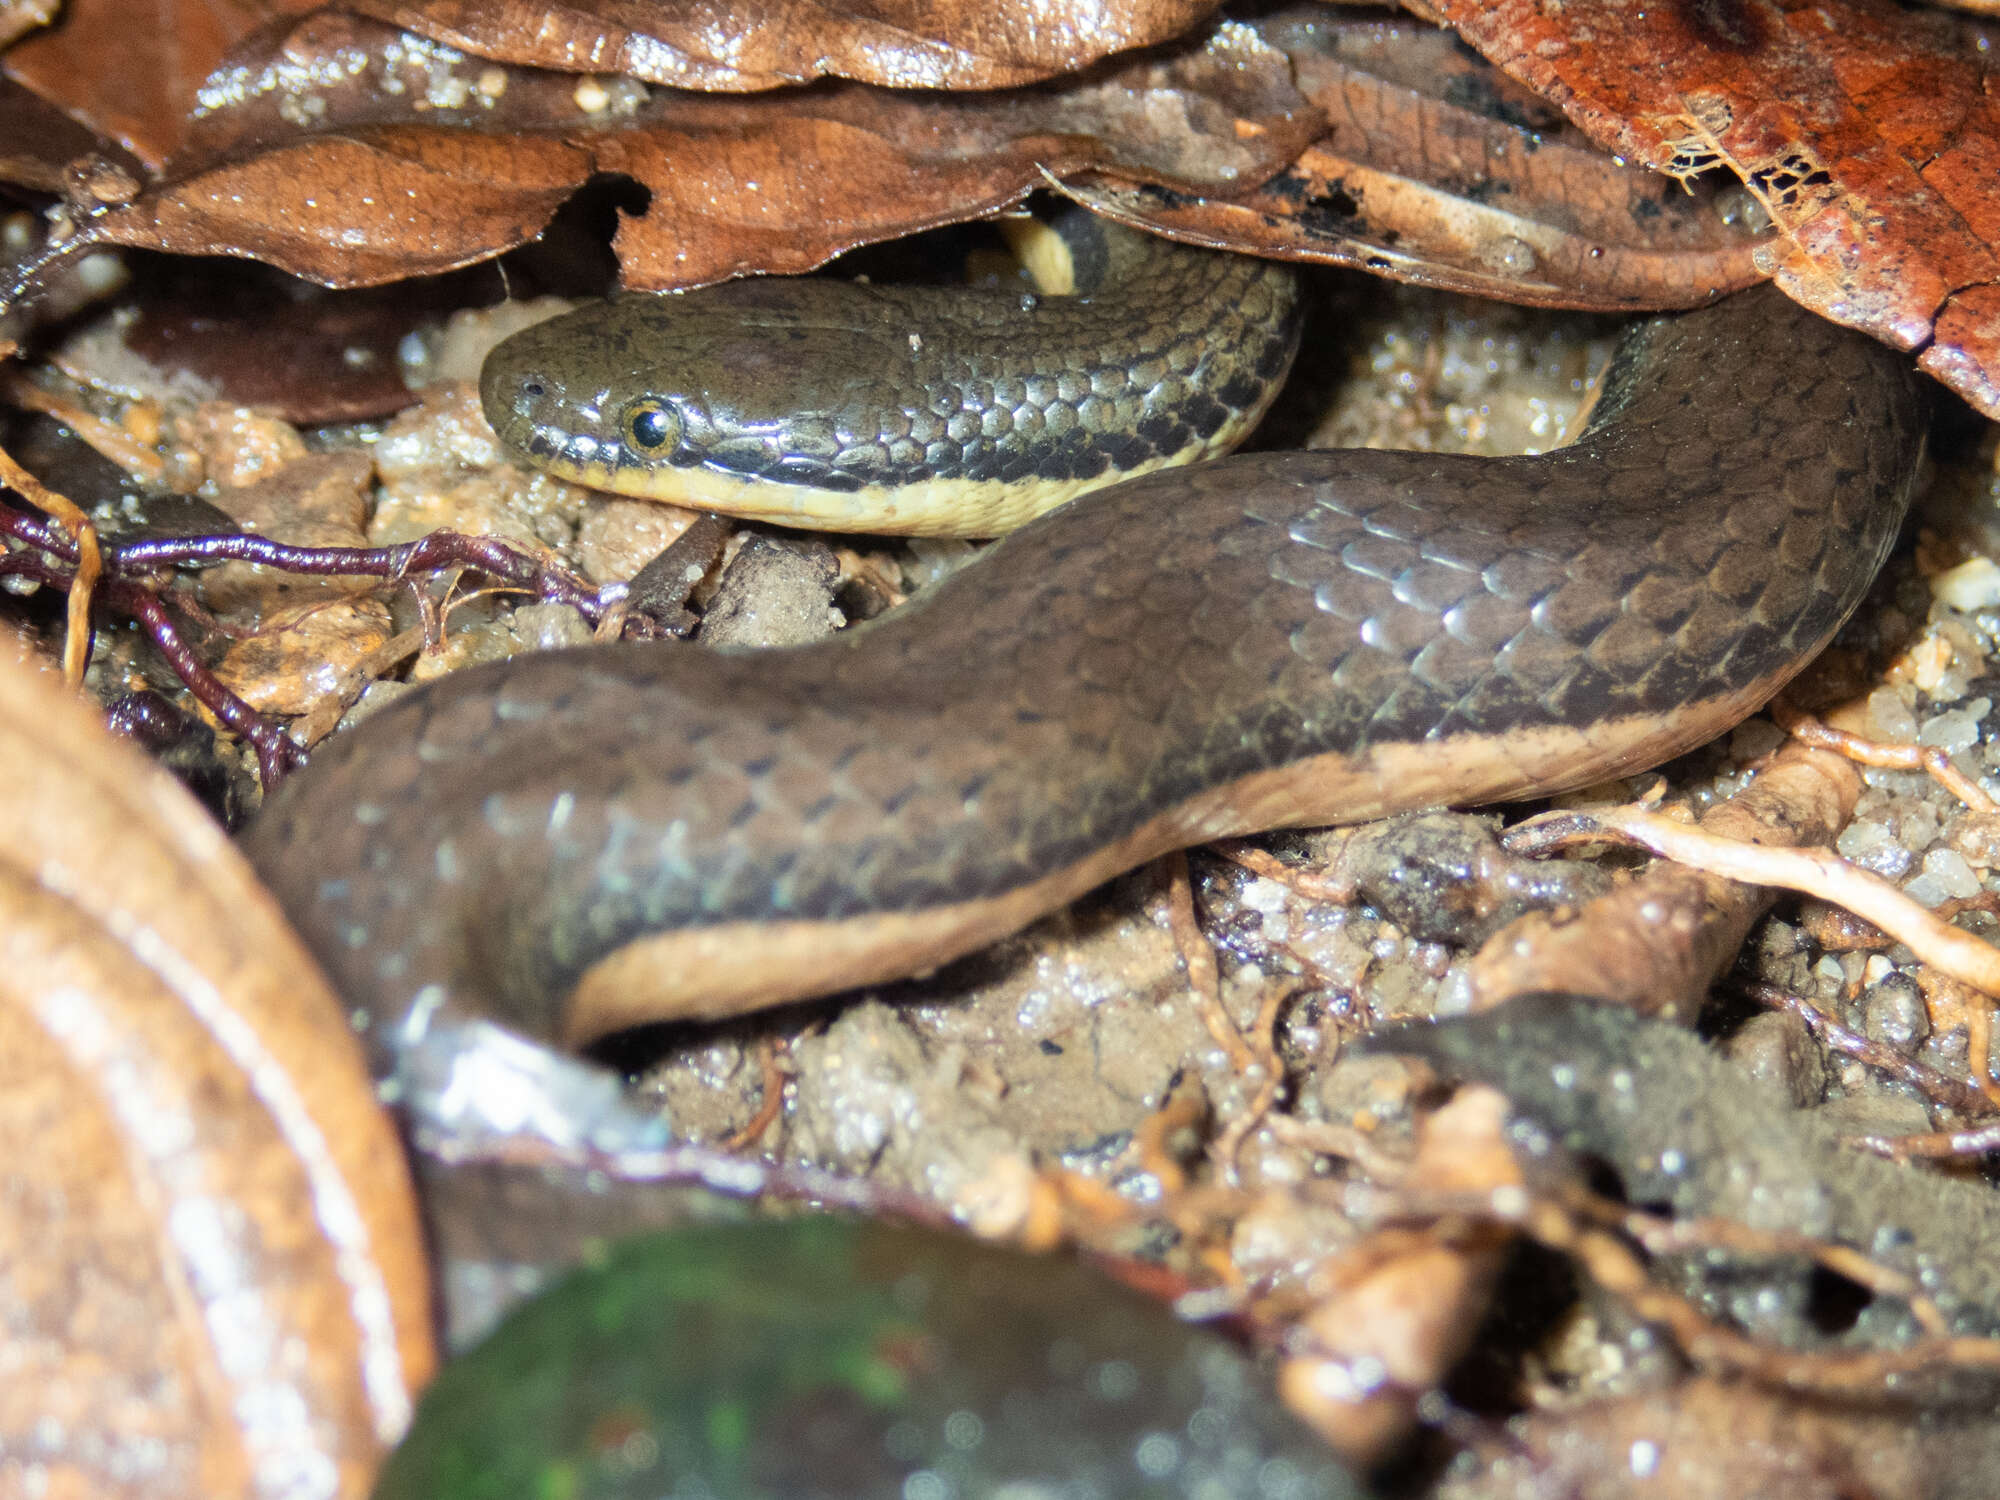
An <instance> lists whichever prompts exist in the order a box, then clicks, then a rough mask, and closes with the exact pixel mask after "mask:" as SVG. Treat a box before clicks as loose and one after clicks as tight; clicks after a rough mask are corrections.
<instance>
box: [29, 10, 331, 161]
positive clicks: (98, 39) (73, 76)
mask: <svg viewBox="0 0 2000 1500" xmlns="http://www.w3.org/2000/svg"><path fill="white" fill-rule="evenodd" d="M313 3H314V0H290V3H286V0H69V3H68V4H66V5H64V7H63V10H62V15H61V17H60V20H59V24H57V25H55V26H52V27H50V28H49V29H48V30H46V31H42V32H38V33H37V34H35V35H33V36H30V37H28V38H26V39H25V40H23V41H22V42H20V43H19V44H18V45H16V46H14V47H12V48H10V49H9V50H8V51H7V53H6V55H5V57H4V58H0V68H4V69H5V71H6V74H7V76H8V77H9V78H12V79H14V80H15V81H16V82H18V83H21V84H25V85H26V86H27V87H28V88H30V89H32V90H33V91H34V92H35V93H37V94H39V95H40V96H41V97H42V98H44V99H46V100H48V101H49V102H50V103H52V104H54V105H56V106H58V107H59V108H61V109H62V110H63V111H64V112H65V113H66V114H68V115H69V116H70V117H71V118H72V119H75V120H77V121H79V122H81V123H82V124H84V125H86V126H88V127H89V128H91V129H92V130H95V131H96V132H97V133H98V134H99V135H101V136H103V137H105V139H107V140H110V141H115V142H117V143H118V144H119V145H120V146H122V147H124V148H125V149H126V150H128V151H130V152H131V153H132V154H133V155H134V156H135V157H137V158H138V159H139V160H140V161H142V162H144V163H145V164H146V165H147V166H148V167H149V168H156V167H158V166H159V164H160V163H161V162H163V161H165V160H166V159H167V157H168V155H169V154H171V153H172V151H173V150H174V148H175V147H176V146H178V145H179V143H180V140H181V133H182V131H183V130H184V129H185V128H186V121H187V117H188V113H189V111H190V110H191V109H192V108H193V107H194V103H195V94H196V91H197V90H198V89H200V87H201V85H202V82H203V81H204V80H205V79H206V78H207V77H208V75H209V74H210V73H211V72H212V71H213V70H214V69H215V68H216V66H217V65H218V64H220V63H221V62H222V59H223V57H224V56H225V54H227V53H228V51H229V49H230V48H231V47H234V46H235V45H236V44H237V43H238V42H239V41H241V40H242V39H243V38H244V37H245V36H246V35H248V34H249V33H250V32H251V31H252V30H254V29H255V28H256V27H258V26H260V25H262V24H264V23H266V22H267V21H269V20H270V19H271V18H272V17H273V16H281V15H286V14H297V13H298V12H300V11H303V10H308V9H310V8H311V6H312V4H313Z"/></svg>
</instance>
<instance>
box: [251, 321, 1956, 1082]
mask: <svg viewBox="0 0 2000 1500" xmlns="http://www.w3.org/2000/svg"><path fill="white" fill-rule="evenodd" d="M1610 381H1611V383H1610V387H1609V388H1608V389H1607V392H1606V395H1605V398H1604V400H1603V401H1602V402H1601V403H1600V409H1599V413H1598V416H1597V419H1596V421H1595V422H1594V424H1593V426H1592V427H1591V428H1590V429H1589V431H1587V432H1586V433H1585V434H1584V435H1583V436H1582V438H1580V439H1579V441H1578V442H1577V443H1576V444H1575V445H1574V446H1572V447H1569V448H1566V449H1562V450H1559V451H1557V452H1554V453H1551V454H1547V455H1544V456H1541V457H1534V458H1507V459H1470V458H1453V457H1443V456H1436V455H1428V454H1416V453H1377V452H1322V453H1287V454H1263V455H1258V456H1254V457H1247V458H1236V459H1227V460H1223V461H1221V462H1218V463H1213V464H1208V465H1204V466H1200V467H1197V468H1194V469H1188V470H1180V471H1169V472H1166V473H1161V474H1157V475H1154V476H1151V477H1149V478H1145V479H1140V480H1136V481H1133V482H1131V483H1128V484H1124V485H1120V486H1117V487H1114V488H1112V489H1109V490H1104V491H1101V492H1099V493H1097V494H1095V495H1093V496H1090V497H1088V498H1086V499H1085V500H1083V501H1081V502H1078V503H1076V504H1074V505H1071V506H1068V507H1066V508H1064V509H1062V510H1060V511H1057V512H1055V513H1053V514H1051V515H1048V516H1045V517H1043V518H1042V519H1041V520H1039V521H1037V522H1035V523H1034V524H1032V525H1030V526H1029V527H1027V528H1026V529H1024V530H1022V531H1020V532H1018V533H1016V534H1015V535H1014V536H1012V537H1010V538H1008V539H1007V540H1005V541H1003V542H1002V543H1001V544H1000V545H999V546H997V547H996V548H994V549H993V550H992V552H991V553H990V554H989V555H988V556H987V557H985V558H983V559H982V560H981V561H980V562H979V563H978V564H976V565H975V566H973V567H971V568H968V569H966V570H965V571H963V572H961V573H960V574H958V575H956V576H954V577H953V578H951V579H950V580H948V581H947V582H945V583H944V584H942V585H940V586H939V587H937V588H936V589H935V590H932V591H930V592H929V593H928V594H927V595H925V596H924V597H922V598H920V599H919V600H918V601H917V602H916V603H915V604H913V605H912V606H911V607H909V608H907V609H904V610H901V611H899V612H896V613H894V614H892V615H891V616H888V617H886V618H884V619H883V620H881V621H879V622H877V623H875V624H872V625H869V626H865V627H863V628H860V629H857V630H852V631H849V632H846V633H844V634H842V635H840V636H837V637H835V638H833V639H831V640H828V641H826V642H824V643H820V644H816V645H811V646H805V647H800V648H795V649H788V650H781V651H767V652H758V653H752V654H738V653H729V652H709V651H704V650H701V649H698V648H690V647H685V646H676V645H650V646H648V645H613V646H601V647H593V648H588V649H584V650H580V651H567V652H560V653H551V654H548V655H537V656H529V657H523V658H517V659H515V660H513V661H509V662H505V663H502V664H498V665H495V666H491V667H487V668H483V669H478V670H474V671H469V672H465V673H461V674H459V675H457V676H454V677H452V678H450V679H448V680H446V681H444V682H440V683H438V684H435V685H433V686H431V687H429V688H426V689H425V690H424V691H422V692H419V693H413V694H410V695H409V696H408V697H406V698H404V699H403V700H402V701H400V702H399V703H397V704H395V705H394V706H392V707H391V708H389V709H387V710H385V711H384V712H382V713H380V714H378V715H376V716H375V717H374V718H372V719H370V720H369V721H368V722H367V723H366V724H365V725H362V726H360V727H359V728H358V729H356V730H355V731H353V732H352V733H349V734H346V735H343V736H341V737H339V738H338V739H336V740H334V741H332V742H330V743H328V744H327V745H325V746H324V747H322V748H321V749H320V750H319V751H318V752H317V753H316V755H315V758H314V763H313V765H312V767H311V768H310V769H309V770H308V771H306V772H305V773H303V774H302V775H300V776H299V777H297V778H296V779H295V780H294V781H293V782H292V783H291V784H289V785H287V786H286V787H285V788H284V789H283V790H282V791H281V792H280V793H279V794H278V795H277V796H276V797H275V798H274V800H273V802H272V804H271V805H270V807H269V808H268V810H267V811H266V812H265V814H264V816H263V817H262V818H261V819H260V820H259V821H258V823H257V824H256V826H255V827H254V828H253V829H252V830H251V831H250V833H249V835H248V837H247V848H248V850H249V853H250V855H251V857H252V859H253V860H254V862H255V863H256V865H257V866H258V868H259V870H260V871H261V872H262V873H263V875H264V876H265V878H266V879H267V880H268V881H269V882H270V883H271V885H272V887H273V889H274V890H275V891H276V892H277V894H278V896H279V899H280V900H281V901H282V902H283V904H284V905H285V907H286V909H287V910H288V911H289V912H290V913H291V915H292V917H293V919H294V920H295V921H296V922H297V923H298V924H299V926H300V929H301V930H302V932H303V933H304V934H305V936H306V940H307V942H308V943H309V945H311V946H312V947H313V948H314V950H315V951H316V952H317V953H318V955H319V956H320V958H321V959H322V961H323V962H325V963H326V965H327V966H328V968H329V969H330V970H331V972H332V976H333V978H334V981H335V983H336V985H337V986H338V987H339V988H340V989H341V990H342V991H343V992H344V993H345V994H346V995H347V996H348V997H349V998H350V999H351V1000H352V1001H353V1002H354V1003H355V1004H356V1005H357V1006H358V1007H360V1008H361V1011H362V1012H363V1013H364V1015H365V1016H366V1017H367V1018H368V1019H369V1020H370V1021H371V1023H372V1024H373V1025H374V1027H375V1028H376V1030H377V1032H378V1035H379V1033H380V1032H381V1030H382V1028H383V1027H384V1026H385V1025H388V1024H390V1023H397V1022H400V1021H401V1020H403V1019H404V1018H405V1017H406V1016H408V1015H409V1013H410V1012H411V1008H412V1006H413V1005H418V1004H419V1002H420V1001H421V1008H422V1009H423V1011H424V1013H425V1014H427V1015H429V1014H442V1015H479V1014H490V1015H494V1016H496V1017H498V1018H500V1019H503V1020H505V1021H507V1022H509V1023H511V1024H513V1025H515V1026H518V1027H521V1028H523V1029H525V1030H526V1031H528V1032H531V1033H534V1034H537V1035H541V1036H548V1037H567V1038H569V1039H574V1038H575V1037H576V1036H577V1035H579V1034H582V1033H585V1032H588V1031H591V1030H594V1029H601V1028H602V1027H603V1026H605V1025H612V1024H618V1023H620V1022H621V1021H623V1022H629V1021H630V1020H631V1019H633V1018H634V1017H633V1014H632V1013H625V1014H622V1015H621V1014H617V1013H614V1012H607V1013H606V1014H605V1015H603V1016H601V1017H599V1018H597V1019H590V1018H584V1019H582V1020H579V1018H578V1016H577V1015H575V1014H573V1013H572V999H571V993H572V988H573V986H574V985H575V984H576V982H577V981H578V979H579V977H580V976H586V975H587V973H588V972H589V971H590V970H591V966H592V965H593V964H595V963H597V962H598V961H599V960H602V959H604V958H605V957H606V955H611V954H615V953H616V952H617V951H618V950H620V949H621V948H623V947H624V946H625V945H627V944H628V943H632V942H634V941H635V940H637V939H640V938H644V937H647V935H649V934H651V935H655V936H654V938H653V942H654V943H655V944H664V946H650V947H647V948H645V949H644V950H643V951H644V952H646V953H648V954H651V955H653V956H654V958H656V959H657V962H656V963H654V964H653V966H652V969H653V979H654V980H656V981H658V982H657V984H656V985H655V986H654V987H655V988H658V989H660V990H661V992H662V993H666V992H673V991H675V987H676V986H679V987H680V988H679V990H678V991H677V993H679V994H680V995H681V997H682V998H680V999H678V1000H675V999H672V998H671V997H670V998H668V999H667V1000H665V1001H663V1002H662V1004H661V1005H660V1007H659V1013H666V1014H712V1013H715V1012H717V1011H721V1010H729V1009H740V1008H747V1007H748V1006H750V1005H753V1004H761V1003H768V1002H769V1001H770V1000H773V999H777V998H782V997H783V996H785V995H808V994H814V993H824V992H826V991H828V990H830V989H833V988H837V987H839V986H841V985H843V984H847V983H854V982H858V978H860V979H871V978H883V977H888V976H889V975H891V974H894V973H897V972H909V971H910V970H912V969H914V968H917V967H919V966H921V965H922V964H925V963H937V962H941V961H943V960H945V959H947V958H949V957H952V956H954V955H955V954H956V953H958V952H963V951H966V950H967V949H968V948H969V947H971V946H974V945H976V944H977V943H979V942H981V941H985V940H987V939H988V938H990V937H991V936H993V935H994V933H995V931H996V929H1004V925H1005V924H1006V923H1008V922H1012V923H1019V922H1024V921H1026V920H1028V919H1029V918H1030V917H1032V916H1033V915H1034V914H1035V913H1036V912H1037V911H1039V910H1045V909H1048V908H1049V907H1051V906H1053V905H1055V904H1057V903H1058V902H1059V901H1061V900H1062V899H1065V897H1066V896H1067V895H1069V894H1073V893H1074V892H1075V891H1076V890H1077V889H1080V888H1082V887H1083V886H1087V885H1088V884H1089V883H1090V882H1092V881H1094V880H1097V879H1101V878H1104V877H1105V876H1107V875H1109V874H1111V873H1114V872H1115V870H1116V869H1119V868H1124V867H1127V866H1129V865H1131V864H1134V863H1137V862H1138V861H1139V860H1141V859H1143V858H1146V857H1148V856H1149V855H1151V854H1153V853H1157V852H1159V851H1160V850H1162V849H1163V848H1166V847H1171V846H1172V845H1173V844H1175V843H1177V842H1189V841H1193V840H1196V839H1199V838H1203V837H1210V836H1215V835H1218V834H1221V833H1224V832H1229V831H1247V830H1249V829H1252V828H1261V827H1271V826H1276V825H1280V824H1286V823H1312V822H1327V821H1337V820H1340V819H1342V818H1348V819H1352V818H1358V817H1364V816H1376V815H1380V814H1381V813H1383V812H1385V811H1389V810H1393V809H1394V808H1396V807H1398V806H1405V805H1426V804H1431V803H1436V802H1439V801H1448V800H1461V799H1464V798H1470V797H1473V796H1479V797H1493V796H1519V795H1526V794H1530V793H1533V792H1536V791H1538V790H1543V789H1546V788H1548V787H1550V786H1552V785H1577V784H1582V783H1586V782H1589V781H1592V780H1596V779H1599V778H1601V777H1603V776H1605V775H1608V774H1613V773H1616V772H1620V771H1625V770H1631V769H1636V767H1637V765H1638V764H1641V763H1644V762H1645V761H1648V760H1656V759H1659V758H1663V757H1665V756H1666V755H1670V754H1672V753H1675V752H1676V751H1678V750H1680V749H1684V748H1686V747H1688V746H1690V745H1692V744H1695V743H1698V742H1700V741H1701V740H1702V739H1704V738H1706V737H1709V736H1711V735H1713V734H1715V733H1718V732H1720V731H1722V730H1723V729H1726V728H1727V727H1728V726H1729V724H1730V723H1731V722H1733V721H1734V720H1735V719H1736V718H1740V717H1741V716H1742V715H1744V714H1746V713H1748V712H1750V711H1751V710H1752V709H1754V708H1755V707H1756V706H1757V705H1758V704H1760V703H1761V702H1762V701H1763V700H1764V699H1765V698H1767V697H1768V696H1769V695H1770V693H1772V692H1773V691H1775V690H1776V688H1777V687H1778V686H1779V685H1780V684H1781V683H1782V682H1783V681H1784V680H1785V679H1786V678H1788V677H1789V676H1790V675H1791V673H1792V672H1793V671H1795V670H1796V669H1797V668H1798V666H1799V665H1801V664H1802V663H1803V662H1804V661H1805V660H1807V659H1808V658H1809V657H1810V655H1811V654H1812V653H1813V652H1814V651H1815V650H1817V649H1818V648H1819V647H1820V646H1821V645H1822V644H1824V642H1825V641H1826V640H1827V639H1828V637H1829V636H1830V635H1831V634H1832V632H1833V631H1834V630H1835V628H1836V627H1837V626H1838V625H1839V624H1840V622H1841V621H1842V620H1843V619H1844V618H1845V617H1846V616H1847V614H1848V613H1849V611H1850V610H1851V609H1852V608H1853V607H1854V605H1855V603H1856V602H1857V601H1858V600H1859V599H1860V597H1861V595H1862V593H1863V592H1864V590H1865V589H1866V587H1867V585H1868V582H1869V580H1870V579H1871V578H1872V576H1873V574H1874V572H1875V570H1876V568H1877V567H1878V565H1879V564H1880V562H1881V560H1882V558H1883V556H1884V554H1885V553H1886V551H1887V549H1888V547H1889V545H1890V543H1891V541H1892V539H1893V538H1894V536H1895V533H1896V530H1897V526H1898V524H1899V521H1900V519H1901V516H1902V513H1903V506H1904V501H1905V499H1906V498H1907V491H1908V488H1909V486H1910V483H1911V479H1912V475H1913V474H1914V472H1915V470H1916V468H1917V462H1918V457H1919V454H1920V450H1921V444H1922V424H1921V421H1920V416H1921V413H1920V407H1919V402H1918V399H1917V395H1916V392H1915V390H1914V386H1913V382H1912V379H1911V377H1910V375H1909V374H1908V373H1907V370H1906V368H1905V363H1904V361H1903V359H1902V358H1901V357H1900V356H1898V355H1896V354H1894V353H1892V352H1891V351H1889V350H1887V349H1885V348H1882V347H1880V346H1878V345H1876V344H1874V343H1872V342H1871V341H1869V340H1867V339H1865V338H1862V337H1860V336H1858V335H1855V334H1852V333H1848V332H1845V331H1843V330H1841V329H1838V328H1835V327H1833V326H1831V325H1829V324H1827V323H1824V322H1822V321H1821V320H1820V319H1818V318H1816V317H1814V316H1813V315H1811V314H1810V313H1807V312H1804V311H1801V310H1800V309H1798V308H1796V307H1794V306H1793V305H1792V304H1791V303H1790V302H1788V301H1787V300H1786V299H1784V298H1783V297H1782V296H1780V295H1778V294H1777V293H1776V292H1773V291H1768V290H1762V291H1758V292H1754V293H1750V294H1746V295H1745V296H1742V297H1739V298H1736V299H1732V300H1731V301H1729V302H1728V303H1726V304H1723V305H1720V306H1718V307H1716V308H1713V309H1709V310H1705V311H1702V312H1698V313H1693V314H1688V315H1685V316H1683V317H1679V318H1673V319H1663V320H1656V321H1653V322H1650V323H1645V324H1641V325H1638V326H1637V327H1636V328H1635V330H1634V332H1633V333H1632V334H1631V335H1630V336H1629V337H1628V339H1627V341H1626V343H1625V344H1624V345H1623V347H1622V349H1621V352H1620V355H1619V357H1618V360H1617V363H1616V367H1615V368H1614V371H1613V372H1612V375H1611V377H1610ZM982 903H984V904H982ZM968 911H976V912H977V914H978V916H977V920H969V919H968V920H959V919H958V918H959V917H962V916H963V915H964V913H966V912H968ZM954 914H956V915H954ZM933 919H935V921H934V922H933ZM885 923H886V924H887V925H888V926H889V927H894V928H895V931H896V932H897V933H898V934H900V942H899V944H886V945H883V946H880V947H879V948H871V947H870V944H871V943H875V942H876V938H877V936H878V935H879V933H880V932H882V931H885V930H887V928H886V927H885V925H884V924H885ZM871 924H873V925H871ZM703 933H708V934H711V935H714V934H722V935H724V936H727V937H729V938H730V942H729V943H727V944H724V945H723V947H724V948H726V950H727V951H726V952H724V953H721V954H719V955H718V954H717V953H716V952H714V951H711V950H710V949H706V948H700V947H699V946H698V945H697V947H694V948H689V947H686V946H682V947H678V948H677V947H675V946H674V945H675V943H676V942H679V941H680V940H682V939H692V938H698V937H699V936H700V935H701V934H703ZM662 934H664V936H660V935H662ZM787 934H789V935H790V936H789V937H787V936H786V935H787ZM912 934H915V936H914V937H913V936H912ZM792 938H796V939H797V942H796V943H792V942H791V939H792ZM841 943H846V944H848V947H849V948H852V949H853V951H854V952H855V953H858V954H859V955H860V957H859V958H858V959H856V961H855V963H854V964H851V965H849V966H847V967H841V966H840V965H839V964H836V963H835V962H834V961H833V960H832V959H831V958H829V957H828V955H829V954H832V953H835V952H836V951H842V952H845V951H847V950H846V949H840V948H839V944H841ZM788 944H789V946H788ZM634 951H640V950H634ZM733 964H757V965H764V966H765V967H772V966H776V968H780V969H781V968H783V967H784V965H786V964H790V965H791V970H790V971H788V972H785V973H779V974H776V977H775V978H774V977H773V976H772V975H771V974H763V975H761V976H760V977H758V978H757V981H756V982H755V983H747V982H743V983H739V982H738V981H737V980H736V979H733V978H732V970H731V965H733ZM871 964H872V967H871ZM774 972H775V970H774ZM857 977H858V978H857ZM732 986H734V987H733V988H732ZM586 988H588V986H586ZM641 988H644V986H641ZM704 995H707V996H708V997H709V998H708V999H704V998H702V997H703V996H704ZM690 996H692V997H693V998H688V997H690ZM714 997H720V998H719V999H718V998H714ZM433 1007H435V1010H433ZM386 1045H387V1044H386V1042H385V1043H384V1046H385V1048H386ZM380 1055H381V1058H382V1061H383V1064H384V1065H385V1066H387V1065H389V1063H390V1061H391V1059H390V1058H389V1057H388V1056H387V1055H386V1051H385V1053H383V1054H380Z"/></svg>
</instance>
